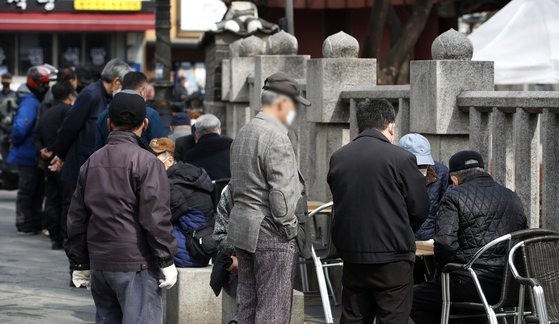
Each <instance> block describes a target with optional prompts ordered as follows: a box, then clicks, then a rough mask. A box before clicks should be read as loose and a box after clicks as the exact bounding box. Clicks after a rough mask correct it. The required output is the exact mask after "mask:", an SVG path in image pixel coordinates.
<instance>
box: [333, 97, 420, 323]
mask: <svg viewBox="0 0 559 324" xmlns="http://www.w3.org/2000/svg"><path fill="white" fill-rule="evenodd" d="M356 117H357V133H358V134H359V135H358V136H357V137H356V138H355V139H354V140H353V142H351V143H349V144H347V145H345V146H344V147H342V148H341V149H339V150H338V151H336V152H335V153H334V154H333V155H332V158H331V159H330V171H329V173H328V184H329V185H330V189H331V190H332V196H333V198H334V214H335V215H336V217H334V221H333V223H332V239H333V242H334V245H335V246H336V248H337V249H338V252H339V254H340V256H341V258H342V259H343V260H344V270H343V275H342V285H343V293H342V318H341V321H340V323H356V324H357V323H362V324H365V323H372V322H373V320H374V318H375V317H376V319H377V321H378V322H379V323H382V324H400V323H407V322H408V317H409V314H410V310H411V306H412V301H413V298H412V293H413V265H414V261H415V236H414V231H416V230H417V229H418V228H419V227H420V226H421V224H422V223H423V221H424V220H425V217H426V216H427V212H428V210H429V197H428V196H427V191H426V190H425V178H424V177H423V175H422V174H421V172H419V171H418V170H417V161H416V158H415V156H414V155H413V154H411V153H409V152H407V151H406V150H404V149H402V148H400V147H398V146H396V145H392V141H393V140H394V129H395V123H394V120H395V113H394V108H393V107H392V105H391V104H390V103H389V102H388V101H386V100H371V99H367V100H363V101H361V102H359V104H358V105H357V111H356Z"/></svg>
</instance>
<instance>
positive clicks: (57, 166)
mask: <svg viewBox="0 0 559 324" xmlns="http://www.w3.org/2000/svg"><path fill="white" fill-rule="evenodd" d="M63 165H64V161H62V159H60V158H59V157H58V156H55V157H54V159H52V161H51V162H50V165H49V170H50V171H52V172H60V170H62V166H63Z"/></svg>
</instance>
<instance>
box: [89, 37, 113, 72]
mask: <svg viewBox="0 0 559 324" xmlns="http://www.w3.org/2000/svg"><path fill="white" fill-rule="evenodd" d="M85 46H86V52H85V54H86V62H87V63H90V64H92V65H94V66H103V65H105V63H107V62H108V61H109V60H110V59H111V34H109V33H106V34H87V35H86V36H85Z"/></svg>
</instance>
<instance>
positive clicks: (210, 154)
mask: <svg viewBox="0 0 559 324" xmlns="http://www.w3.org/2000/svg"><path fill="white" fill-rule="evenodd" d="M194 126H195V127H194V139H195V140H196V144H195V145H194V146H192V147H190V148H188V149H184V148H183V147H182V146H190V145H191V144H192V142H191V141H192V138H191V137H189V136H183V137H179V138H178V139H177V152H176V154H175V158H176V159H177V160H179V161H183V162H186V163H190V164H194V165H195V166H197V167H200V168H203V169H204V170H206V172H207V173H208V175H209V176H210V178H211V179H212V180H219V179H227V178H231V170H230V168H229V159H230V153H229V149H230V148H231V143H232V142H233V140H232V139H231V138H229V137H227V136H222V135H221V122H220V121H219V119H218V118H217V117H216V116H214V115H211V114H205V115H202V116H200V117H198V119H197V120H196V123H195V124H194ZM182 139H185V140H184V141H183V140H182ZM180 152H182V153H180Z"/></svg>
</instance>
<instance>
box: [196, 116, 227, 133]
mask: <svg viewBox="0 0 559 324" xmlns="http://www.w3.org/2000/svg"><path fill="white" fill-rule="evenodd" d="M194 128H196V134H198V135H200V136H203V135H206V134H210V133H217V132H218V130H219V128H221V122H220V121H219V118H217V117H216V116H215V115H212V114H205V115H202V116H200V117H198V119H196V123H194Z"/></svg>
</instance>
